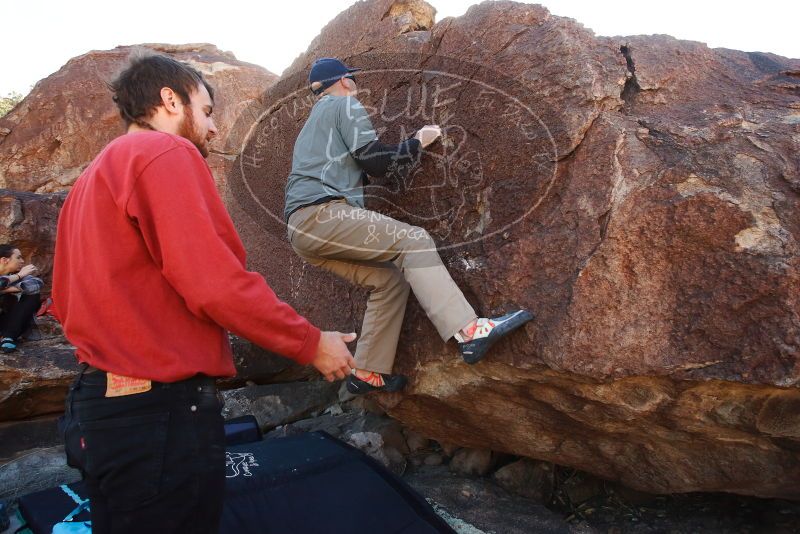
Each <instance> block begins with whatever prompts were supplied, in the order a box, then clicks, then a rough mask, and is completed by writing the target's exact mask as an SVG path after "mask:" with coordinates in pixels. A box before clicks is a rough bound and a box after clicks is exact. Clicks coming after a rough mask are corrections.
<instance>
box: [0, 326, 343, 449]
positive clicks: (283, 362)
mask: <svg viewBox="0 0 800 534" xmlns="http://www.w3.org/2000/svg"><path fill="white" fill-rule="evenodd" d="M74 350H75V349H74V347H73V346H72V345H70V344H69V343H68V342H67V341H66V340H65V339H64V338H63V336H62V335H60V333H59V334H55V335H53V334H48V335H46V336H45V337H44V338H43V339H42V340H40V341H30V342H25V343H22V344H20V345H19V349H18V350H17V351H15V352H12V353H10V354H0V423H3V422H5V421H25V420H29V419H32V418H36V417H40V416H44V415H54V414H61V413H63V412H64V399H65V398H66V395H67V389H68V388H69V385H70V384H71V383H72V381H73V380H74V379H75V377H76V376H77V374H78V373H79V372H80V365H78V363H77V360H76V359H75V356H74ZM234 361H235V364H236V369H237V375H236V377H235V378H231V379H227V380H220V381H219V386H220V388H221V389H230V388H236V387H240V386H242V385H243V384H245V383H253V384H261V383H267V382H272V381H286V380H294V379H297V378H298V377H300V378H302V377H306V376H307V374H308V371H307V370H304V368H301V367H300V366H298V365H296V364H294V363H293V362H291V361H290V360H287V359H286V358H281V357H279V356H275V355H274V354H271V353H269V352H266V351H263V350H253V349H252V347H251V346H250V345H249V344H248V345H247V346H242V344H241V343H240V342H239V341H238V340H234ZM300 388H302V386H300ZM293 389H298V388H293ZM337 389H338V385H335V386H333V387H332V389H331V391H330V392H329V396H330V397H331V399H335V398H336V390H337ZM303 415H304V416H305V415H307V412H303ZM0 433H1V431H0ZM42 444H43V443H39V445H42ZM19 445H20V446H21V444H19ZM20 446H16V445H15V446H13V447H11V448H14V449H15V450H19V449H20ZM0 451H2V447H0ZM0 454H2V453H1V452H0Z"/></svg>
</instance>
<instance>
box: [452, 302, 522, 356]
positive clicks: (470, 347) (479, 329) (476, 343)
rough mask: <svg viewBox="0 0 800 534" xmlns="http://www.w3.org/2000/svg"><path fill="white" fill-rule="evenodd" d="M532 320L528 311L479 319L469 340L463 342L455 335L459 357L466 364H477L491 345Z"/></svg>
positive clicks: (461, 336) (461, 335) (459, 336)
mask: <svg viewBox="0 0 800 534" xmlns="http://www.w3.org/2000/svg"><path fill="white" fill-rule="evenodd" d="M532 319H533V314H532V313H531V312H529V311H528V310H517V311H515V312H513V313H509V314H507V315H503V316H502V317H496V318H494V319H487V318H485V317H481V318H480V319H478V320H477V321H476V323H475V331H474V333H473V334H472V338H471V339H469V340H465V338H464V336H463V334H461V332H459V333H457V334H456V335H455V338H456V341H458V350H459V351H460V352H461V357H462V358H464V361H465V362H467V363H468V364H473V363H478V362H479V361H481V360H482V359H483V357H484V356H486V353H487V352H488V350H489V349H490V348H491V347H492V345H494V344H495V343H497V341H499V340H500V339H502V338H503V337H505V336H507V335H508V334H510V333H511V332H513V331H514V330H516V329H517V328H519V327H520V326H522V325H524V324H525V323H527V322H528V321H530V320H532Z"/></svg>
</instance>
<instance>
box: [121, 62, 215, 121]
mask: <svg viewBox="0 0 800 534" xmlns="http://www.w3.org/2000/svg"><path fill="white" fill-rule="evenodd" d="M128 61H129V62H128V66H127V67H126V68H125V70H123V71H122V72H121V73H120V74H119V76H117V78H116V79H115V80H114V81H112V82H111V83H110V84H109V85H108V86H109V88H110V89H111V91H113V93H114V96H113V97H112V98H113V100H114V103H115V104H117V108H119V114H120V116H121V117H122V120H124V121H125V125H126V126H129V125H131V124H133V123H135V124H138V125H139V126H142V127H144V128H148V129H152V127H151V126H150V125H149V124H147V122H146V121H145V119H146V118H147V117H149V116H150V115H151V114H152V113H153V112H154V111H155V110H156V108H158V106H160V105H161V89H162V88H164V87H169V88H170V89H172V90H173V91H175V93H176V94H177V95H178V97H179V98H180V99H181V102H182V103H183V104H184V105H188V104H189V103H190V98H189V95H190V94H191V93H194V92H195V91H196V90H197V86H198V85H199V84H203V85H204V86H205V88H206V89H207V90H208V94H209V95H210V96H211V100H212V102H213V100H214V89H213V88H212V87H211V85H210V84H209V83H208V82H207V81H206V80H205V79H204V78H203V75H202V74H201V73H200V71H198V70H197V69H195V68H193V67H190V66H189V65H187V64H186V63H182V62H180V61H178V60H176V59H173V58H171V57H169V56H165V55H163V54H155V53H146V52H144V53H143V52H136V53H134V54H132V55H131V57H130V59H129V60H128Z"/></svg>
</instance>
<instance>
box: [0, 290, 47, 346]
mask: <svg viewBox="0 0 800 534" xmlns="http://www.w3.org/2000/svg"><path fill="white" fill-rule="evenodd" d="M41 305H42V300H41V298H40V297H39V294H38V293H36V294H34V295H22V297H20V299H19V300H17V296H16V295H13V294H10V293H7V294H4V295H0V308H2V310H3V313H0V333H2V336H3V337H10V338H11V339H13V340H15V341H16V339H17V338H18V337H19V336H21V335H22V334H24V333H25V332H26V331H27V330H28V329H29V328H30V327H31V325H32V324H33V316H34V315H35V314H36V311H37V310H38V309H39V306H41Z"/></svg>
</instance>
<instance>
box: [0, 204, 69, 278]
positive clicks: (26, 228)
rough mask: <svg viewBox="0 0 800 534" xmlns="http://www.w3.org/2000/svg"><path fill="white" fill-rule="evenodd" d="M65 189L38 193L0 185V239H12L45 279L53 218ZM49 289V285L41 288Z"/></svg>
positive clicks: (50, 268) (52, 247)
mask: <svg viewBox="0 0 800 534" xmlns="http://www.w3.org/2000/svg"><path fill="white" fill-rule="evenodd" d="M65 198H66V194H65V193H49V194H43V195H38V194H35V193H24V192H20V191H11V190H9V189H0V243H13V244H14V246H16V247H18V248H19V249H20V251H21V252H22V255H23V256H24V258H25V261H26V262H27V263H32V264H33V265H36V267H38V268H39V273H38V275H37V276H39V277H41V278H42V279H44V280H46V281H47V282H48V283H49V281H50V277H51V275H52V271H53V254H54V253H55V248H56V222H57V221H58V212H59V210H60V209H61V205H62V204H64V199H65ZM44 291H49V286H48V287H45V288H44Z"/></svg>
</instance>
